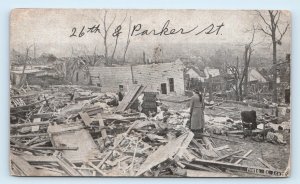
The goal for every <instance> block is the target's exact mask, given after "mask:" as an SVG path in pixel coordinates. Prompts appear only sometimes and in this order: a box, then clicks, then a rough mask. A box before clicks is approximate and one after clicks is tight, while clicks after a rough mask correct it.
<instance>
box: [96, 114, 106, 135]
mask: <svg viewBox="0 0 300 184" xmlns="http://www.w3.org/2000/svg"><path fill="white" fill-rule="evenodd" d="M96 118H97V119H98V121H99V127H104V126H105V125H104V122H103V119H102V116H101V114H100V113H98V114H97V116H96ZM100 131H101V136H102V138H103V139H106V138H107V133H106V129H103V128H102V129H101V130H100Z"/></svg>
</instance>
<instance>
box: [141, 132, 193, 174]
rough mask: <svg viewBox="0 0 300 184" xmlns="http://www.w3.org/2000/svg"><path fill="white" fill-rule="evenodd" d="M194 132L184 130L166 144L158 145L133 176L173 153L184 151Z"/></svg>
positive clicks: (171, 155)
mask: <svg viewBox="0 0 300 184" xmlns="http://www.w3.org/2000/svg"><path fill="white" fill-rule="evenodd" d="M193 137H194V134H193V133H192V132H186V133H184V134H182V135H181V136H179V137H178V138H176V139H174V140H171V141H169V142H168V143H167V144H166V145H164V146H160V147H159V148H158V149H157V150H156V151H155V152H153V153H152V154H151V155H149V156H148V157H147V159H146V160H145V161H144V162H143V163H142V165H141V166H140V168H139V170H138V171H137V173H136V175H135V176H140V175H142V174H143V173H144V172H146V171H147V170H149V169H151V168H152V167H154V166H156V165H158V164H160V163H162V162H164V161H166V160H167V159H169V158H172V157H174V156H175V155H177V154H179V155H178V156H179V157H180V154H183V153H184V150H185V149H186V148H187V147H188V145H189V144H190V142H191V141H192V139H193Z"/></svg>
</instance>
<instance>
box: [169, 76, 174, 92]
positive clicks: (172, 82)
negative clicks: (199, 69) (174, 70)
mask: <svg viewBox="0 0 300 184" xmlns="http://www.w3.org/2000/svg"><path fill="white" fill-rule="evenodd" d="M169 85H170V92H174V78H169Z"/></svg>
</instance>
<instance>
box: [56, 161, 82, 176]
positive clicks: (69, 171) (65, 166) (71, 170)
mask: <svg viewBox="0 0 300 184" xmlns="http://www.w3.org/2000/svg"><path fill="white" fill-rule="evenodd" d="M56 160H57V163H58V164H59V165H60V166H61V167H62V169H63V170H64V171H65V172H66V173H67V174H69V175H70V176H82V175H81V174H80V172H78V171H77V170H75V169H74V168H73V167H74V166H75V165H74V164H72V163H71V162H69V161H68V160H67V159H66V158H63V157H61V158H56Z"/></svg>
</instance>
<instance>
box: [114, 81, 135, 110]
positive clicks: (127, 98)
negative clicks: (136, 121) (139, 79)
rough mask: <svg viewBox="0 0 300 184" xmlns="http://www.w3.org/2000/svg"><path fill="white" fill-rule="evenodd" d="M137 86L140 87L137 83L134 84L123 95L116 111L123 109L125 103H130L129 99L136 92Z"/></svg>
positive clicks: (125, 105)
mask: <svg viewBox="0 0 300 184" xmlns="http://www.w3.org/2000/svg"><path fill="white" fill-rule="evenodd" d="M139 88H140V85H137V86H134V87H133V88H131V89H130V90H129V91H128V92H127V94H126V95H125V96H124V98H123V99H122V101H120V102H119V105H118V107H117V108H116V111H117V112H120V111H125V109H126V107H127V105H128V104H129V103H130V101H131V99H132V98H133V96H134V95H135V94H136V93H137V91H138V89H139Z"/></svg>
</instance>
